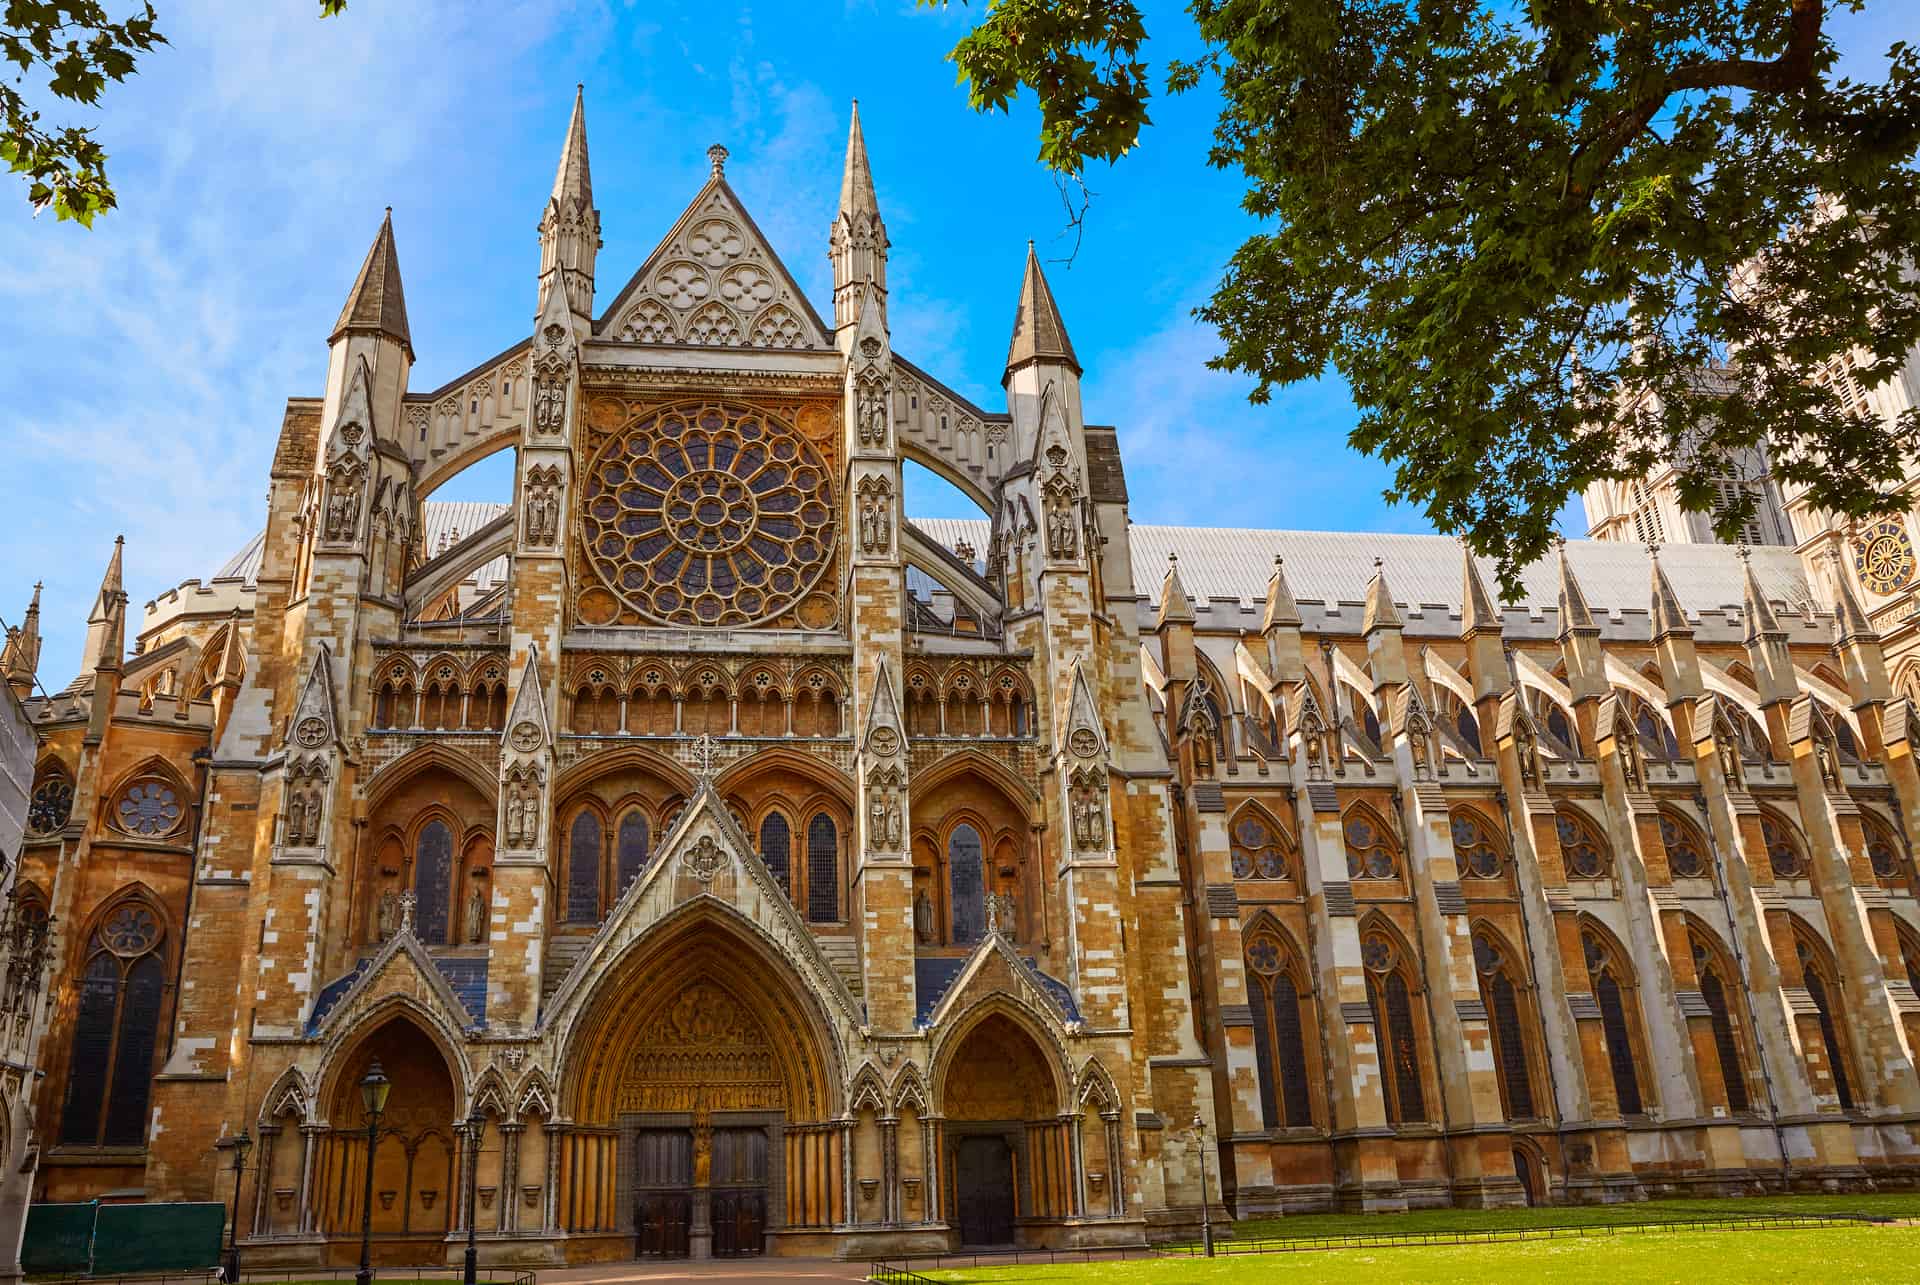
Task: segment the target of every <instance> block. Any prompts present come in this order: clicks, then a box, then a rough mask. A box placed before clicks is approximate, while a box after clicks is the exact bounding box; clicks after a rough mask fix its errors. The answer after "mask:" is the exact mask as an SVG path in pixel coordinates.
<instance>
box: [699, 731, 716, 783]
mask: <svg viewBox="0 0 1920 1285" xmlns="http://www.w3.org/2000/svg"><path fill="white" fill-rule="evenodd" d="M719 749H720V743H719V742H718V741H716V740H714V739H713V737H712V736H710V735H708V734H707V733H706V732H702V733H700V739H699V740H697V741H695V742H694V743H693V756H694V757H695V758H696V759H698V760H699V761H700V768H699V771H698V773H697V775H698V776H699V778H700V779H701V780H702V781H711V780H713V756H714V754H715V753H717V752H718V751H719Z"/></svg>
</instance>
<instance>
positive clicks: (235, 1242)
mask: <svg viewBox="0 0 1920 1285" xmlns="http://www.w3.org/2000/svg"><path fill="white" fill-rule="evenodd" d="M251 1150H253V1138H252V1136H251V1135H250V1134H248V1132H247V1131H246V1129H245V1128H242V1129H241V1130H240V1132H239V1133H238V1134H237V1135H236V1136H235V1137H234V1139H233V1219H232V1223H231V1225H230V1226H229V1227H228V1228H227V1280H228V1281H229V1282H232V1281H237V1280H239V1279H240V1179H241V1178H242V1177H243V1176H244V1175H245V1174H246V1172H247V1152H249V1151H251Z"/></svg>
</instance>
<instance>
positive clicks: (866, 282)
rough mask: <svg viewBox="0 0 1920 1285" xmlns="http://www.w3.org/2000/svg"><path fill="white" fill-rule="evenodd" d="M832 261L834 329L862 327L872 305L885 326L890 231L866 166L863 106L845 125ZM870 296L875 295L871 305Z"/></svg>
mask: <svg viewBox="0 0 1920 1285" xmlns="http://www.w3.org/2000/svg"><path fill="white" fill-rule="evenodd" d="M827 257H828V258H829V259H831V260H833V324H834V327H835V329H843V328H845V327H847V326H850V325H852V324H854V323H855V322H857V321H859V320H860V318H861V315H862V313H863V312H864V311H865V307H866V305H867V304H868V303H869V302H877V303H878V304H879V305H880V308H881V312H880V314H879V317H878V320H879V321H880V322H881V323H882V324H884V322H885V320H886V311H885V309H886V302H887V225H886V222H885V221H884V220H882V219H881V217H880V201H879V198H878V197H876V196H875V195H874V193H873V166H872V165H871V164H870V163H869V162H868V160H867V136H866V135H865V134H864V133H863V132H861V129H860V100H859V99H855V100H854V103H853V118H852V120H851V121H850V122H849V123H848V125H847V163H846V167H845V169H843V170H842V171H841V174H840V209H839V210H838V211H837V212H836V213H835V214H834V216H833V227H832V229H831V230H830V231H829V232H828V234H827ZM869 291H871V292H872V294H871V300H870V299H869V293H868V292H869Z"/></svg>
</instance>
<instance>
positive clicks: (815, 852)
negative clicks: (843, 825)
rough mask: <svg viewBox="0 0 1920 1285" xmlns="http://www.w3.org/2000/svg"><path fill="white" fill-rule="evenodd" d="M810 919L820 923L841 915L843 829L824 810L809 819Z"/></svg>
mask: <svg viewBox="0 0 1920 1285" xmlns="http://www.w3.org/2000/svg"><path fill="white" fill-rule="evenodd" d="M807 918H808V919H809V920H811V921H812V922H814V923H816V924H830V923H834V922H835V921H837V920H838V919H839V918H840V830H839V827H838V826H836V825H834V823H833V818H832V817H830V816H828V815H827V814H826V813H824V812H821V813H817V814H816V815H815V816H814V818H813V820H811V821H809V822H807Z"/></svg>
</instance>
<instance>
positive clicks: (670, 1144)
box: [633, 1129, 693, 1258]
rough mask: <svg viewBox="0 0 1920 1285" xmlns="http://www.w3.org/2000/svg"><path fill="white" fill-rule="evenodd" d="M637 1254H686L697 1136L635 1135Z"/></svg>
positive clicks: (666, 1132)
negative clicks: (694, 1144) (694, 1146)
mask: <svg viewBox="0 0 1920 1285" xmlns="http://www.w3.org/2000/svg"><path fill="white" fill-rule="evenodd" d="M634 1144H635V1145H634V1166H633V1185H634V1201H633V1221H634V1247H633V1252H634V1254H635V1255H636V1256H637V1257H640V1258H685V1257H686V1256H687V1232H688V1229H689V1228H690V1227H691V1226H692V1225H693V1196H692V1188H693V1134H692V1133H691V1132H689V1131H688V1130H686V1129H648V1130H645V1131H643V1132H642V1133H641V1134H640V1135H639V1136H638V1137H636V1138H635V1139H634Z"/></svg>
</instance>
